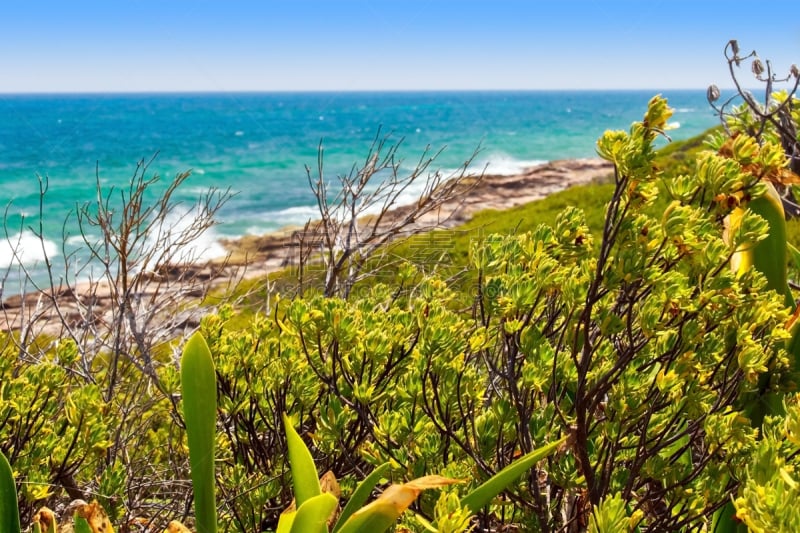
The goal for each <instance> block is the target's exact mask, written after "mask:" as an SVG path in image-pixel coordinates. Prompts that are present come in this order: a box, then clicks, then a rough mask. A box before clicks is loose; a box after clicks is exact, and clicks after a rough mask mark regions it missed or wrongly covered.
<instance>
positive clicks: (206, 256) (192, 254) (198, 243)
mask: <svg viewBox="0 0 800 533" xmlns="http://www.w3.org/2000/svg"><path fill="white" fill-rule="evenodd" d="M202 215H203V213H201V212H200V211H199V209H198V208H197V207H193V208H191V209H175V210H173V211H171V212H170V213H169V214H168V215H167V216H166V217H165V218H164V219H163V220H162V221H161V222H160V223H157V224H154V225H153V227H152V228H151V231H150V234H149V235H148V238H147V242H146V247H147V248H148V250H150V251H153V252H155V253H154V254H153V257H160V261H161V262H164V263H171V264H185V263H197V262H202V261H209V260H211V259H216V258H219V257H224V256H225V255H227V251H226V250H225V247H224V246H222V244H221V243H220V242H219V235H218V234H217V232H216V231H215V230H214V228H213V227H210V228H207V229H206V230H205V231H200V230H198V229H197V228H196V227H195V226H196V224H197V220H198V219H199V218H201V217H202ZM187 237H192V238H191V240H189V241H187V240H186V239H187ZM149 266H153V265H149Z"/></svg>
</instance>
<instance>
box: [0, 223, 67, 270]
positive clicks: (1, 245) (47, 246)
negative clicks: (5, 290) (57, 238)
mask: <svg viewBox="0 0 800 533" xmlns="http://www.w3.org/2000/svg"><path fill="white" fill-rule="evenodd" d="M57 255H58V245H57V244H56V243H55V242H53V241H51V240H48V239H39V238H38V237H37V236H36V235H34V234H33V233H32V232H31V231H28V230H26V231H23V232H22V233H17V234H16V235H11V236H10V237H8V238H2V239H0V268H8V267H10V266H13V265H19V264H22V265H25V266H29V265H35V264H36V263H40V262H42V261H44V260H45V258H53V257H55V256H57Z"/></svg>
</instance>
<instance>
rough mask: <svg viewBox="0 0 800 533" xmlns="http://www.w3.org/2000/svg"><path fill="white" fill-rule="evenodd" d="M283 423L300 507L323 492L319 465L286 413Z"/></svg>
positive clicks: (296, 500) (296, 496)
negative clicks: (318, 472) (318, 469)
mask: <svg viewBox="0 0 800 533" xmlns="http://www.w3.org/2000/svg"><path fill="white" fill-rule="evenodd" d="M283 425H284V427H285V428H286V446H287V447H288V448H289V466H290V467H291V469H292V485H293V486H294V499H295V502H297V508H298V509H300V506H302V505H303V504H304V503H305V502H306V500H308V499H310V498H313V497H314V496H318V495H319V494H321V493H322V489H321V488H320V485H319V477H318V476H317V467H316V465H314V458H313V457H311V452H310V451H308V447H307V446H306V443H305V442H303V439H302V438H300V435H299V434H298V433H297V431H295V429H294V428H293V427H292V423H291V421H289V418H288V417H287V416H286V415H285V414H284V415H283Z"/></svg>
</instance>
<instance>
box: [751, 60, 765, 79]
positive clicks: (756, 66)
mask: <svg viewBox="0 0 800 533" xmlns="http://www.w3.org/2000/svg"><path fill="white" fill-rule="evenodd" d="M751 70H752V71H753V74H755V75H756V77H759V76H761V74H763V73H764V64H763V63H762V62H761V60H760V59H758V58H755V59H754V60H753V64H752V66H751Z"/></svg>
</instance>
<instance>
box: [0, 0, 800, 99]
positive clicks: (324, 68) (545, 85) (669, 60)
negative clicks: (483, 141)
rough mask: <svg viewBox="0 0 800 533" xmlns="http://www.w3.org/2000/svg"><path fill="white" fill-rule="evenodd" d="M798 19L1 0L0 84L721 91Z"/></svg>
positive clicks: (797, 43) (791, 35)
mask: <svg viewBox="0 0 800 533" xmlns="http://www.w3.org/2000/svg"><path fill="white" fill-rule="evenodd" d="M798 19H800V4H798V3H797V2H770V3H756V2H746V3H745V2H738V1H725V2H723V1H704V0H693V1H684V0H669V1H659V0H653V1H651V0H636V1H613V0H598V1H589V0H587V1H577V0H547V1H541V0H527V1H516V0H514V1H511V0H508V1H507V0H480V1H478V0H474V1H473V0H452V1H446V0H427V1H423V0H360V1H357V0H343V1H336V0H328V1H311V0H284V1H278V0H225V1H223V0H219V1H205V0H103V1H88V0H50V1H40V0H0V93H27V92H44V93H54V92H165V91H181V92H183V91H225V92H227V91H342V90H495V89H508V90H538V89H654V90H666V89H681V88H686V89H690V88H705V87H707V86H708V85H709V84H711V83H715V84H717V85H719V86H720V87H722V88H726V87H730V86H731V82H730V76H729V74H728V70H727V63H726V61H725V58H724V57H723V49H724V47H725V44H726V43H727V42H728V41H729V40H730V39H737V40H738V41H739V44H740V46H741V48H742V50H746V51H749V50H752V49H755V50H757V51H758V52H759V55H760V56H761V57H762V58H764V59H771V60H772V64H773V66H774V67H775V68H776V71H778V72H780V73H781V74H782V73H784V72H788V70H789V67H790V65H791V64H792V63H798V64H800V24H798V23H797V21H798ZM749 76H751V75H750V74H749V70H747V69H746V70H745V71H744V72H743V73H742V79H746V80H749V79H750V77H749Z"/></svg>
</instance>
